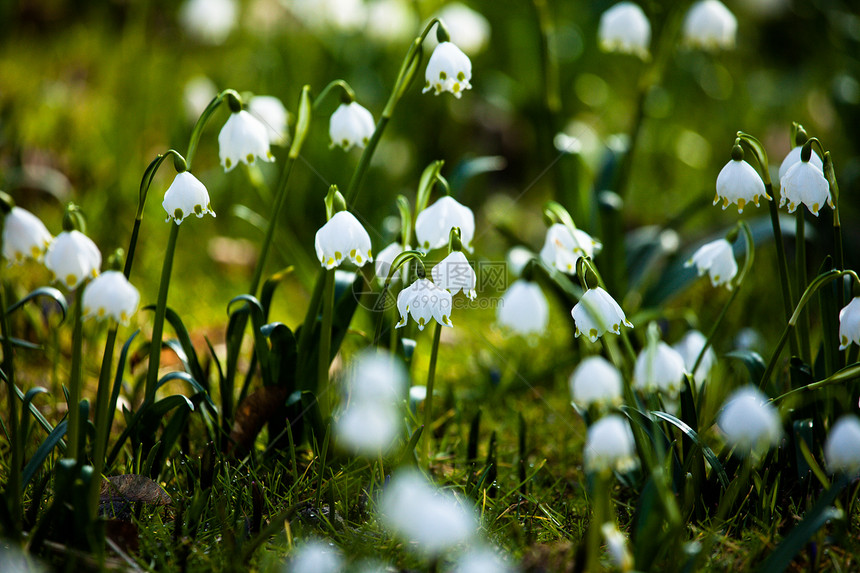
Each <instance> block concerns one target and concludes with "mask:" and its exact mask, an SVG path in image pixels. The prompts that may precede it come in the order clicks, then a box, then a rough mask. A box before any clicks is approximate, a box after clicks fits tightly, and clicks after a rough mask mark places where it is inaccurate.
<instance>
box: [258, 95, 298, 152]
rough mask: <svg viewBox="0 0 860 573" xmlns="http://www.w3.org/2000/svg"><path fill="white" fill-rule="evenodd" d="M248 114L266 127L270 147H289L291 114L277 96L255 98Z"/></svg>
mask: <svg viewBox="0 0 860 573" xmlns="http://www.w3.org/2000/svg"><path fill="white" fill-rule="evenodd" d="M248 113H250V114H251V115H252V116H254V117H255V118H257V119H258V120H260V123H262V124H263V125H264V126H266V133H267V134H268V136H269V145H288V144H289V143H290V132H289V130H288V129H287V120H288V119H289V113H287V108H285V107H284V104H283V103H282V102H281V100H279V99H278V98H276V97H275V96H266V95H263V96H254V97H252V98H251V101H249V102H248Z"/></svg>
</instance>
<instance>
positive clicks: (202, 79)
mask: <svg viewBox="0 0 860 573" xmlns="http://www.w3.org/2000/svg"><path fill="white" fill-rule="evenodd" d="M217 95H218V88H217V86H215V84H214V83H213V82H212V80H210V79H209V78H207V77H206V76H194V77H193V78H191V79H190V80H188V81H187V82H186V83H185V87H184V88H183V90H182V103H183V104H184V106H185V114H186V115H187V116H188V121H190V122H191V123H194V122H196V121H197V119H198V118H199V117H200V116H201V115H202V114H203V112H204V111H205V110H206V108H207V107H208V106H209V102H211V101H212V100H213V99H215V96H217Z"/></svg>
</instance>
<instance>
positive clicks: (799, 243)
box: [794, 205, 812, 364]
mask: <svg viewBox="0 0 860 573" xmlns="http://www.w3.org/2000/svg"><path fill="white" fill-rule="evenodd" d="M794 242H795V255H794V257H795V261H794V262H795V270H794V273H795V277H794V279H795V280H796V281H797V292H804V291H805V290H806V220H805V218H804V208H803V206H802V205H801V207H800V208H799V209H798V210H797V211H796V213H795V241H794ZM798 336H799V338H800V358H801V359H802V360H803V361H804V362H805V363H807V364H811V360H812V346H811V344H810V342H809V313H808V312H806V311H804V313H803V316H802V318H801V320H800V328H799V329H798Z"/></svg>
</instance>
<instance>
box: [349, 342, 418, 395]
mask: <svg viewBox="0 0 860 573" xmlns="http://www.w3.org/2000/svg"><path fill="white" fill-rule="evenodd" d="M407 379H408V376H407V374H406V369H405V368H404V367H403V363H402V362H400V360H399V359H398V358H397V357H396V356H393V355H391V354H389V353H388V352H387V351H385V350H382V349H379V350H365V351H363V352H361V353H359V354H358V355H356V356H355V358H353V360H352V362H351V363H350V368H349V374H348V375H347V379H346V389H347V390H348V391H349V393H350V398H351V400H353V401H356V400H358V401H373V402H386V403H389V404H393V403H395V402H396V401H397V400H400V399H402V398H403V396H404V394H405V392H406V382H407Z"/></svg>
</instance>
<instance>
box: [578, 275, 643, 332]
mask: <svg viewBox="0 0 860 573" xmlns="http://www.w3.org/2000/svg"><path fill="white" fill-rule="evenodd" d="M570 314H571V316H573V322H574V324H575V325H576V331H575V332H574V334H575V336H576V337H577V338H579V336H580V335H584V336H586V337H587V338H588V339H589V340H590V341H591V342H597V339H598V338H600V337H601V336H603V333H605V332H607V331H610V332H613V333H614V334H621V325H622V324H623V325H624V326H627V327H629V328H633V324H632V323H631V322H630V321H629V320H627V317H626V316H625V315H624V311H623V310H621V307H620V306H619V305H618V303H617V302H615V299H613V298H612V297H611V296H610V295H609V293H608V292H606V291H605V290H603V289H602V288H600V287H594V288H592V289H589V290H587V291H585V293H584V294H583V295H582V297H581V298H580V299H579V302H578V303H576V305H575V306H574V307H573V309H572V310H571V311H570Z"/></svg>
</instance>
